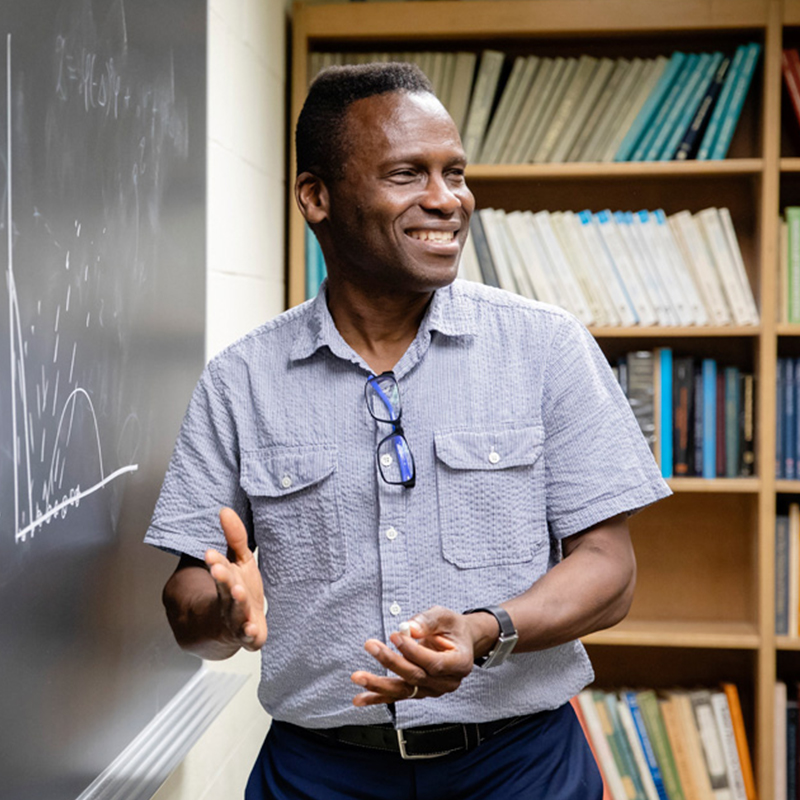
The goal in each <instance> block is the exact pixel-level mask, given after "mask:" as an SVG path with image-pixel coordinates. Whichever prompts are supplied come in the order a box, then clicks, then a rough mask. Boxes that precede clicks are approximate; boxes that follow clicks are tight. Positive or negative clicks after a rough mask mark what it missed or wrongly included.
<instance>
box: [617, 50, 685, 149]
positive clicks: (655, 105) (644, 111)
mask: <svg viewBox="0 0 800 800" xmlns="http://www.w3.org/2000/svg"><path fill="white" fill-rule="evenodd" d="M685 60H686V54H685V53H681V52H680V51H678V50H676V51H675V52H674V53H673V54H672V56H671V57H670V60H669V63H668V64H667V66H666V68H665V69H664V72H663V73H662V75H661V78H660V79H659V81H658V83H657V84H656V85H655V87H654V88H653V91H652V92H650V95H649V96H648V98H647V100H645V102H644V105H643V106H642V108H641V111H639V113H638V114H637V115H636V118H635V119H634V121H633V123H632V124H631V127H630V128H629V130H628V132H627V133H626V134H625V138H624V139H623V140H622V143H621V144H620V146H619V149H618V150H617V152H616V154H615V155H614V161H628V160H631V156H632V154H633V153H634V151H635V150H636V148H638V146H639V143H640V141H641V140H642V138H644V136H645V135H646V133H647V131H649V130H650V121H651V119H653V117H654V116H655V115H656V114H657V113H658V109H659V107H660V105H661V101H662V100H663V99H664V96H665V95H666V94H667V92H669V90H670V88H671V87H672V84H673V83H674V82H675V78H676V77H677V75H678V74H679V72H680V70H681V68H682V67H683V62H684V61H685Z"/></svg>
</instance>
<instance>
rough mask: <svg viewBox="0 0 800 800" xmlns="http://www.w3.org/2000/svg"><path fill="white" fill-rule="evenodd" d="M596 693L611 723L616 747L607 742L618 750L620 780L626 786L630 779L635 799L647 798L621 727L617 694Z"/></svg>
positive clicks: (628, 743) (613, 748)
mask: <svg viewBox="0 0 800 800" xmlns="http://www.w3.org/2000/svg"><path fill="white" fill-rule="evenodd" d="M596 694H598V695H600V700H599V701H598V702H602V703H605V706H606V711H607V712H608V721H609V722H610V723H611V728H612V731H613V733H612V735H613V739H614V742H615V743H616V747H615V746H614V744H611V743H610V742H609V743H610V744H611V748H612V753H614V752H616V751H617V750H618V751H619V757H620V761H621V765H620V766H619V767H618V769H619V774H620V776H621V777H622V782H623V784H624V785H625V786H626V788H627V786H628V781H629V780H630V785H631V786H632V788H633V791H634V795H633V796H634V797H635V798H636V800H647V794H646V793H645V790H644V784H643V783H642V778H641V776H640V775H639V767H638V766H637V765H636V759H635V758H634V755H633V750H631V744H630V742H629V741H628V737H627V735H626V734H625V729H624V728H623V727H622V722H621V721H620V718H619V711H618V710H617V696H616V695H615V694H614V693H613V692H607V693H606V692H597V693H596ZM628 796H629V797H630V796H631V794H630V792H628Z"/></svg>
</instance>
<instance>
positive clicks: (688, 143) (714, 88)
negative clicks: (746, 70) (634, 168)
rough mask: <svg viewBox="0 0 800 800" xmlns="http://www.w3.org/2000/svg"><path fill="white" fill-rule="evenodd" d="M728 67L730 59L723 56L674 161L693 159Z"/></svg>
mask: <svg viewBox="0 0 800 800" xmlns="http://www.w3.org/2000/svg"><path fill="white" fill-rule="evenodd" d="M730 66H731V59H730V58H729V57H728V56H725V57H724V58H723V59H722V61H720V63H719V66H718V67H717V70H716V72H715V73H714V79H713V80H712V81H711V83H710V85H709V86H708V88H707V89H706V93H705V95H704V96H703V99H702V100H701V101H700V105H699V106H698V108H697V111H695V114H694V117H693V118H692V122H691V124H690V125H689V127H688V129H687V130H686V133H684V135H683V139H682V140H681V142H680V144H679V145H678V149H677V150H676V152H675V160H676V161H685V160H686V159H689V158H694V157H695V155H696V153H697V148H698V147H699V146H700V140H701V138H702V136H703V134H704V133H705V130H706V127H707V126H708V122H709V120H710V119H711V114H712V112H713V109H714V105H715V103H716V102H717V100H718V99H719V94H720V92H721V91H722V85H723V83H724V82H725V76H726V75H727V74H728V70H729V69H730Z"/></svg>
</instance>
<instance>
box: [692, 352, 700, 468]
mask: <svg viewBox="0 0 800 800" xmlns="http://www.w3.org/2000/svg"><path fill="white" fill-rule="evenodd" d="M693 405H694V418H693V420H692V422H693V425H692V442H693V443H694V449H693V453H692V474H693V475H694V476H695V477H701V476H702V474H703V370H702V367H700V366H697V367H695V372H694V401H693Z"/></svg>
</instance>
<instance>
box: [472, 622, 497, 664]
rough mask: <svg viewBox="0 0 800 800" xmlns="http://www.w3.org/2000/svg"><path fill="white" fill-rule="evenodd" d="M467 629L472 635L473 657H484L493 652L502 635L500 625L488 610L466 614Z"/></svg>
mask: <svg viewBox="0 0 800 800" xmlns="http://www.w3.org/2000/svg"><path fill="white" fill-rule="evenodd" d="M464 619H465V620H466V624H467V629H468V630H469V633H470V636H471V637H472V658H473V660H475V659H476V658H482V657H483V656H485V655H487V654H488V653H490V652H491V650H492V648H493V647H494V646H495V644H496V643H497V640H498V638H499V636H500V625H499V623H498V622H497V620H496V619H495V617H494V615H492V614H490V613H488V612H487V611H476V612H474V613H472V614H465V615H464Z"/></svg>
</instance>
